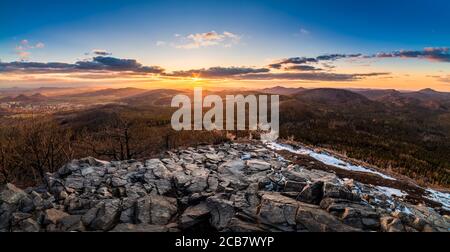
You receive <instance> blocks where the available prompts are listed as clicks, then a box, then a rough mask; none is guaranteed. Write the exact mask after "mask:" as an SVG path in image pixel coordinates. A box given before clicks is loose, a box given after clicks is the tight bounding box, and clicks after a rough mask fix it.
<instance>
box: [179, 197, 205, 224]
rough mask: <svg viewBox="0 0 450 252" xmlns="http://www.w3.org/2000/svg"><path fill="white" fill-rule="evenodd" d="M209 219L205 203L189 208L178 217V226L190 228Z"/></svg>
mask: <svg viewBox="0 0 450 252" xmlns="http://www.w3.org/2000/svg"><path fill="white" fill-rule="evenodd" d="M208 218H209V208H208V206H207V205H206V203H205V202H202V203H200V204H197V205H195V206H189V207H188V208H186V210H184V212H183V214H182V215H181V217H180V226H181V227H182V228H190V227H193V226H195V225H196V224H198V223H200V222H203V221H205V220H207V219H208Z"/></svg>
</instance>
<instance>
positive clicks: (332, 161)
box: [266, 142, 396, 180]
mask: <svg viewBox="0 0 450 252" xmlns="http://www.w3.org/2000/svg"><path fill="white" fill-rule="evenodd" d="M266 145H267V147H269V148H270V149H273V150H286V151H289V152H291V153H295V154H301V155H308V156H310V157H312V158H314V159H316V160H318V161H320V162H322V163H324V164H326V165H331V166H334V167H337V168H340V169H344V170H348V171H356V172H367V173H372V174H376V175H378V176H380V177H382V178H385V179H389V180H396V179H395V178H393V177H390V176H388V175H385V174H383V173H381V172H378V171H374V170H372V169H369V168H366V167H363V166H360V165H353V164H350V163H348V162H345V161H343V160H341V159H339V158H337V157H334V156H332V155H331V154H329V153H326V152H320V153H319V152H315V151H313V150H310V149H307V148H303V147H300V148H299V149H294V148H293V147H292V146H290V145H287V144H280V143H275V142H270V143H267V144H266Z"/></svg>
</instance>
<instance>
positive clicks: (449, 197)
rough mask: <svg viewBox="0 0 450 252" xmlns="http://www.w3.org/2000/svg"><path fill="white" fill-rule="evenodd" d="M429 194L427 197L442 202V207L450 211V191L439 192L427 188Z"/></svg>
mask: <svg viewBox="0 0 450 252" xmlns="http://www.w3.org/2000/svg"><path fill="white" fill-rule="evenodd" d="M425 191H426V192H427V193H428V195H426V196H425V198H427V199H430V200H433V201H436V202H438V203H441V204H442V208H444V209H446V210H449V211H450V193H444V192H439V191H436V190H433V189H429V188H428V189H426V190H425Z"/></svg>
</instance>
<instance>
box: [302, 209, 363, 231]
mask: <svg viewBox="0 0 450 252" xmlns="http://www.w3.org/2000/svg"><path fill="white" fill-rule="evenodd" d="M298 206H299V207H298V211H297V216H296V222H297V231H309V232H356V231H360V230H359V229H356V228H353V227H350V226H348V225H345V224H343V223H342V222H341V221H339V220H338V219H337V218H336V217H334V216H333V215H330V214H329V213H327V212H326V211H324V210H322V209H320V208H319V207H318V206H316V205H311V204H307V203H303V202H299V203H298Z"/></svg>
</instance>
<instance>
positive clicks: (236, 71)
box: [168, 67, 270, 78]
mask: <svg viewBox="0 0 450 252" xmlns="http://www.w3.org/2000/svg"><path fill="white" fill-rule="evenodd" d="M269 71H270V69H268V68H251V67H210V68H208V69H197V70H194V69H193V70H188V71H174V72H172V73H170V74H168V76H175V77H202V78H225V77H233V76H239V75H245V74H249V73H267V72H269Z"/></svg>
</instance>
